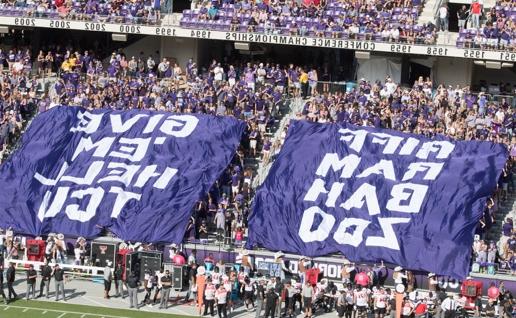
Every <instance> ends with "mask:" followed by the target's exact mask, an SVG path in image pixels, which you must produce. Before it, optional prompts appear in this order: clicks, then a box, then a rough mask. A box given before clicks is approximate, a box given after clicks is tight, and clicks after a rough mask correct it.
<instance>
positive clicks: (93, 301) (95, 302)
mask: <svg viewBox="0 0 516 318" xmlns="http://www.w3.org/2000/svg"><path fill="white" fill-rule="evenodd" d="M81 298H84V299H86V300H89V301H91V302H92V303H94V304H96V305H98V306H100V307H109V306H107V305H106V304H103V303H101V302H100V301H96V300H95V299H93V298H92V297H88V296H82V297H81ZM99 316H100V315H99Z"/></svg>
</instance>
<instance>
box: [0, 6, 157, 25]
mask: <svg viewBox="0 0 516 318" xmlns="http://www.w3.org/2000/svg"><path fill="white" fill-rule="evenodd" d="M160 13H161V4H160V0H155V1H151V0H145V1H123V0H122V1H118V0H117V1H114V0H113V1H112V0H98V1H97V0H90V1H72V0H56V1H49V0H2V1H1V3H0V15H6V16H29V17H36V18H50V19H59V18H62V19H70V20H79V21H95V22H111V23H138V24H157V23H159V20H160Z"/></svg>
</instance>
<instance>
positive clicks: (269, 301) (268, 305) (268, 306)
mask: <svg viewBox="0 0 516 318" xmlns="http://www.w3.org/2000/svg"><path fill="white" fill-rule="evenodd" d="M278 299H279V296H278V294H276V292H275V291H274V286H269V288H268V290H267V293H266V294H265V318H268V317H272V318H274V314H275V312H276V305H277V303H278Z"/></svg>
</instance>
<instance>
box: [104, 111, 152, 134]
mask: <svg viewBox="0 0 516 318" xmlns="http://www.w3.org/2000/svg"><path fill="white" fill-rule="evenodd" d="M109 117H110V119H111V127H112V129H113V132H114V133H115V134H120V133H124V132H126V131H128V130H129V129H131V128H132V127H133V126H134V124H136V122H137V121H138V120H139V119H140V118H142V117H149V115H145V114H137V115H136V116H133V117H131V118H129V119H128V120H126V121H125V122H124V123H122V116H121V115H120V114H111V115H110V116H109Z"/></svg>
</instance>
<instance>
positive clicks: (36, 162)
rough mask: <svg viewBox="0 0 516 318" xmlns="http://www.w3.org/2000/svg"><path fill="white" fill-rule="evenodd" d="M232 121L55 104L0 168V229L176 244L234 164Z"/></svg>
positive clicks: (235, 128)
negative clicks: (106, 232)
mask: <svg viewBox="0 0 516 318" xmlns="http://www.w3.org/2000/svg"><path fill="white" fill-rule="evenodd" d="M244 127H245V124H244V123H243V122H241V121H238V120H236V119H234V118H229V117H214V116H208V115H192V114H174V113H168V112H151V111H139V110H130V111H111V110H93V111H87V110H85V109H83V108H77V107H56V108H53V109H51V110H49V111H47V112H44V113H42V114H40V115H38V116H37V117H36V118H35V119H34V121H33V122H32V124H31V125H30V127H29V129H28V130H27V132H26V133H25V135H24V136H23V138H22V142H21V147H20V149H18V150H17V151H16V152H15V153H14V154H13V155H12V156H11V157H10V158H9V160H8V161H7V162H6V163H5V164H3V165H2V167H1V168H0V189H2V190H1V191H0V226H2V227H8V226H10V227H13V228H14V229H15V230H16V231H19V232H21V233H24V234H32V235H39V234H46V233H49V232H59V233H65V234H69V235H74V236H79V235H81V236H86V237H94V236H96V235H98V234H99V233H100V231H101V230H102V228H105V227H107V228H110V229H111V230H112V231H113V232H114V233H115V234H116V235H118V236H119V237H120V238H123V239H125V240H132V241H144V242H176V243H179V242H181V241H182V239H183V236H184V233H185V229H186V226H187V223H188V220H189V217H190V215H191V211H192V207H193V206H194V204H195V202H196V201H197V200H198V199H199V198H200V197H201V196H203V195H204V194H205V193H207V191H208V190H209V188H210V187H211V186H212V184H213V183H214V182H215V181H216V179H217V178H218V176H219V175H220V173H221V172H222V171H223V170H224V169H225V168H226V166H227V165H228V164H229V163H230V161H231V159H232V157H233V155H234V153H235V151H236V149H237V147H238V145H239V142H240V138H241V135H242V132H243V130H244Z"/></svg>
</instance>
